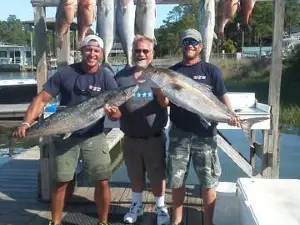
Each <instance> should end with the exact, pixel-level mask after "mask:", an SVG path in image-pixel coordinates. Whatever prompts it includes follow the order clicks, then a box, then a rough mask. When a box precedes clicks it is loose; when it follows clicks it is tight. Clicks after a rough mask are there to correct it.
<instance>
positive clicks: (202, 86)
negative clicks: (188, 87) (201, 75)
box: [197, 83, 212, 92]
mask: <svg viewBox="0 0 300 225" xmlns="http://www.w3.org/2000/svg"><path fill="white" fill-rule="evenodd" d="M197 86H198V87H200V88H201V89H203V90H205V91H207V92H212V86H210V85H207V84H203V83H197Z"/></svg>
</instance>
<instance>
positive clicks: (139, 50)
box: [135, 49, 150, 55]
mask: <svg viewBox="0 0 300 225" xmlns="http://www.w3.org/2000/svg"><path fill="white" fill-rule="evenodd" d="M142 52H143V53H144V55H147V54H148V53H149V52H150V50H148V49H135V53H137V54H138V53H139V54H141V53H142Z"/></svg>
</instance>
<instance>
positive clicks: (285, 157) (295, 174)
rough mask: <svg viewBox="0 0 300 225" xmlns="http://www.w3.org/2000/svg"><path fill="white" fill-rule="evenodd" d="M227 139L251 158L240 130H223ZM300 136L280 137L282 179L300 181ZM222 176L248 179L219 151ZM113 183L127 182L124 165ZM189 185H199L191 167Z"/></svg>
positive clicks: (231, 180) (282, 135)
mask: <svg viewBox="0 0 300 225" xmlns="http://www.w3.org/2000/svg"><path fill="white" fill-rule="evenodd" d="M221 132H222V133H223V134H224V135H225V137H226V138H227V139H228V140H229V141H230V142H231V143H232V144H233V145H234V146H235V147H236V148H237V149H239V151H240V152H241V153H242V154H243V155H244V156H245V157H246V158H249V154H250V153H249V147H248V141H247V140H246V139H245V138H244V136H243V134H242V132H241V131H240V130H226V131H225V130H223V131H221ZM261 139H262V134H261V132H257V140H258V141H261ZM299 146H300V135H299V134H285V133H281V135H280V178H289V179H300V173H299V171H300V163H299V161H300V149H299ZM219 156H220V162H221V166H222V175H221V178H220V181H227V182H236V180H237V179H238V178H239V177H247V176H246V175H245V174H244V172H243V171H242V170H241V169H240V168H239V167H238V166H236V164H235V163H234V162H233V161H232V160H231V159H230V158H229V157H228V156H227V155H226V154H225V153H224V152H223V151H222V150H221V149H219ZM260 163H261V162H260V159H259V158H256V165H258V166H257V168H256V169H257V170H258V171H260ZM112 180H113V181H121V182H127V181H128V178H127V173H126V166H125V165H124V164H123V165H122V166H121V167H120V168H119V169H118V170H117V171H116V172H115V173H114V175H113V177H112ZM187 183H188V184H197V183H198V178H197V175H196V174H195V171H194V169H193V167H192V164H191V167H190V171H189V176H188V178H187Z"/></svg>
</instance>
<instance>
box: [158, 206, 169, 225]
mask: <svg viewBox="0 0 300 225" xmlns="http://www.w3.org/2000/svg"><path fill="white" fill-rule="evenodd" d="M155 213H156V223H157V225H169V224H170V216H169V213H168V208H167V207H166V206H161V207H156V208H155Z"/></svg>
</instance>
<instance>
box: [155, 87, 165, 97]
mask: <svg viewBox="0 0 300 225" xmlns="http://www.w3.org/2000/svg"><path fill="white" fill-rule="evenodd" d="M152 91H153V94H155V95H156V96H157V97H165V96H164V94H163V91H162V89H161V88H152Z"/></svg>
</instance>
